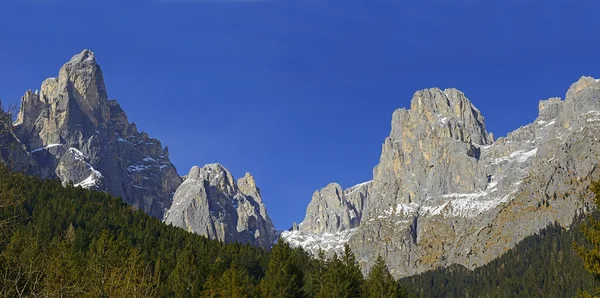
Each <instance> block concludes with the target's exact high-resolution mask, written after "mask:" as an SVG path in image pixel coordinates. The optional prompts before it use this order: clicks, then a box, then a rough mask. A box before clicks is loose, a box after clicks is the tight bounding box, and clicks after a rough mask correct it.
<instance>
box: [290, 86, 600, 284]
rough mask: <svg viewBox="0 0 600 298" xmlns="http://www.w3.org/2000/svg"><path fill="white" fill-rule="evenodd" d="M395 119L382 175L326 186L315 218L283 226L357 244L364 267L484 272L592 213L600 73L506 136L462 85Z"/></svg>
mask: <svg viewBox="0 0 600 298" xmlns="http://www.w3.org/2000/svg"><path fill="white" fill-rule="evenodd" d="M507 117H510V115H507ZM391 126H392V129H391V132H390V135H389V137H387V138H386V139H385V141H384V143H383V146H382V153H381V158H380V162H379V164H378V165H377V166H376V167H375V168H374V170H373V180H372V181H371V182H368V183H366V184H362V185H358V186H355V187H352V188H350V189H347V190H345V191H341V187H339V185H336V184H331V185H330V186H327V187H326V188H325V189H323V190H322V191H320V192H317V193H315V195H314V196H313V199H312V201H311V203H310V204H309V207H308V209H307V212H306V217H305V219H304V221H303V222H302V223H301V224H300V225H299V226H298V227H296V228H295V229H293V230H292V231H287V232H284V233H283V237H284V238H285V239H286V240H287V241H288V242H289V243H290V244H292V245H294V246H302V247H304V248H306V249H308V250H310V251H312V252H316V251H317V250H319V249H323V250H325V251H326V252H328V253H332V252H334V251H339V249H340V248H341V247H342V245H343V244H345V243H347V244H349V245H350V247H351V248H352V250H353V251H354V252H355V254H356V255H357V259H358V261H359V262H360V264H361V266H362V268H363V271H364V272H366V271H367V270H369V268H371V266H372V265H373V263H374V261H375V260H376V258H377V256H378V255H381V256H383V257H384V258H385V260H386V262H387V265H388V267H389V268H390V271H391V272H392V274H393V275H394V276H396V277H404V276H410V275H415V274H418V273H422V272H425V271H428V270H432V269H435V268H438V267H448V266H450V265H452V264H459V265H463V266H465V267H467V268H469V269H473V268H476V267H480V266H482V265H485V264H487V263H489V262H490V261H492V260H494V259H496V258H498V257H499V256H501V255H502V254H504V253H505V252H507V251H508V250H509V249H511V248H513V247H514V246H515V245H516V244H517V243H519V242H520V241H521V240H523V239H524V238H525V237H527V236H529V235H533V234H535V233H536V232H538V231H540V230H541V229H543V228H545V227H547V226H548V225H550V224H553V223H558V224H559V225H560V226H562V227H566V228H568V227H570V225H571V224H572V223H573V219H574V218H575V217H576V216H578V215H580V214H582V213H588V212H589V211H590V210H591V209H592V207H591V206H592V204H591V198H592V195H591V194H590V191H589V185H590V181H593V180H597V179H598V178H599V177H600V170H599V169H598V163H599V160H598V156H600V143H599V142H598V136H599V135H600V82H599V81H598V80H595V79H593V78H590V77H582V78H581V79H580V80H579V81H578V82H576V83H574V84H573V85H572V86H571V87H570V89H569V90H568V92H567V94H566V98H565V100H561V99H559V98H551V99H549V100H542V101H540V104H539V116H538V117H537V119H536V120H535V121H534V122H533V123H531V124H528V125H526V126H523V127H521V128H519V129H517V130H515V131H513V132H511V133H509V134H508V136H507V137H504V138H500V139H498V140H494V137H493V135H492V134H491V133H489V132H487V130H486V128H485V121H484V118H483V116H482V115H481V112H480V111H479V110H478V109H477V108H476V107H475V106H474V105H473V104H472V103H471V102H470V101H469V100H468V99H467V97H466V96H465V95H464V94H463V93H462V92H460V91H458V90H456V89H447V90H440V89H437V88H433V89H426V90H421V91H418V92H416V93H415V94H414V96H413V98H412V101H411V107H410V109H399V110H396V111H395V112H394V113H393V115H392V125H391ZM357 190H360V192H361V194H360V197H361V200H358V201H357V199H356V197H355V196H356V191H357ZM353 216H354V217H353Z"/></svg>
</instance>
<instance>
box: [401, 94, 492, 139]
mask: <svg viewBox="0 0 600 298" xmlns="http://www.w3.org/2000/svg"><path fill="white" fill-rule="evenodd" d="M427 137H435V138H452V139H455V140H460V141H462V142H465V143H470V142H473V143H476V144H481V145H489V144H491V143H492V142H493V136H492V135H491V134H489V133H488V132H487V131H486V129H485V121H484V119H483V116H482V115H481V112H480V111H479V110H478V109H477V108H475V106H473V104H472V103H471V102H470V101H469V99H467V97H466V96H465V95H464V93H462V92H461V91H459V90H457V89H446V90H443V91H442V90H440V89H439V88H430V89H424V90H420V91H417V92H415V94H414V95H413V98H412V100H411V108H410V110H406V109H398V110H396V111H395V112H394V114H393V116H392V132H391V134H390V138H391V139H392V140H401V139H403V138H417V139H418V138H427Z"/></svg>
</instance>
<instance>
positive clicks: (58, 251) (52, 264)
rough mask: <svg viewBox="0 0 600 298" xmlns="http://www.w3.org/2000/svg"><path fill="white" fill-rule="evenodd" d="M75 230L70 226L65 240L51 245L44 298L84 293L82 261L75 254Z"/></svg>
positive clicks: (46, 269) (56, 241) (53, 242)
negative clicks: (81, 273) (46, 297)
mask: <svg viewBox="0 0 600 298" xmlns="http://www.w3.org/2000/svg"><path fill="white" fill-rule="evenodd" d="M74 248H75V229H74V227H73V225H72V224H71V225H69V227H68V228H67V231H66V232H65V236H64V238H63V240H60V241H58V240H55V241H52V242H51V243H50V249H49V256H48V259H49V261H48V264H47V265H46V268H45V269H44V272H45V277H44V291H43V292H44V296H48V297H70V296H76V295H81V294H82V293H83V282H82V277H81V276H80V275H79V272H80V271H81V267H82V264H81V261H80V260H79V258H78V257H77V255H76V253H75V249H74Z"/></svg>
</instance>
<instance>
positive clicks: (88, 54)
mask: <svg viewBox="0 0 600 298" xmlns="http://www.w3.org/2000/svg"><path fill="white" fill-rule="evenodd" d="M82 62H93V63H96V55H95V54H94V52H92V51H91V50H88V49H84V50H83V51H81V52H80V53H79V54H76V55H75V56H73V57H72V58H71V60H69V62H68V63H70V64H78V63H82Z"/></svg>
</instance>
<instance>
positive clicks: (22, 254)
mask: <svg viewBox="0 0 600 298" xmlns="http://www.w3.org/2000/svg"><path fill="white" fill-rule="evenodd" d="M0 296H3V297H404V292H403V291H402V289H401V288H400V286H399V284H398V283H397V282H396V281H395V280H394V279H393V278H392V276H391V275H390V274H389V272H388V270H387V267H386V265H385V262H383V259H381V258H379V259H378V262H377V264H376V265H375V266H374V268H373V269H372V270H371V271H370V273H369V274H368V275H367V276H366V277H363V274H362V273H361V271H360V268H359V266H358V263H357V261H356V259H355V257H354V255H353V253H352V251H351V250H350V249H349V248H348V247H346V248H345V250H344V252H343V253H341V254H340V255H339V256H337V255H336V256H334V257H332V258H324V257H323V256H322V255H321V257H317V258H313V257H311V256H310V255H309V254H308V253H307V252H305V251H304V250H302V249H300V248H291V247H290V246H289V245H288V244H287V243H285V242H283V241H282V240H279V241H278V242H277V243H276V244H275V245H274V246H273V247H272V248H271V249H270V250H269V251H267V250H263V249H260V248H256V247H252V246H250V245H242V244H239V243H221V242H219V241H216V240H210V239H207V238H205V237H203V236H199V235H196V234H192V233H189V232H187V231H184V230H183V229H180V228H175V227H172V226H167V225H165V224H163V223H162V222H161V221H159V220H158V219H155V218H152V217H150V216H148V215H147V214H145V213H143V212H142V211H139V210H136V208H134V207H132V206H129V205H127V204H125V203H123V202H122V201H121V199H120V198H115V197H112V196H110V195H109V194H107V193H105V192H99V191H91V190H86V189H82V188H78V187H74V186H73V185H67V186H66V187H63V186H62V185H61V183H60V181H58V180H41V179H39V178H36V177H32V176H28V175H24V174H21V173H15V172H11V171H10V170H9V169H8V168H7V167H6V166H2V165H0Z"/></svg>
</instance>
